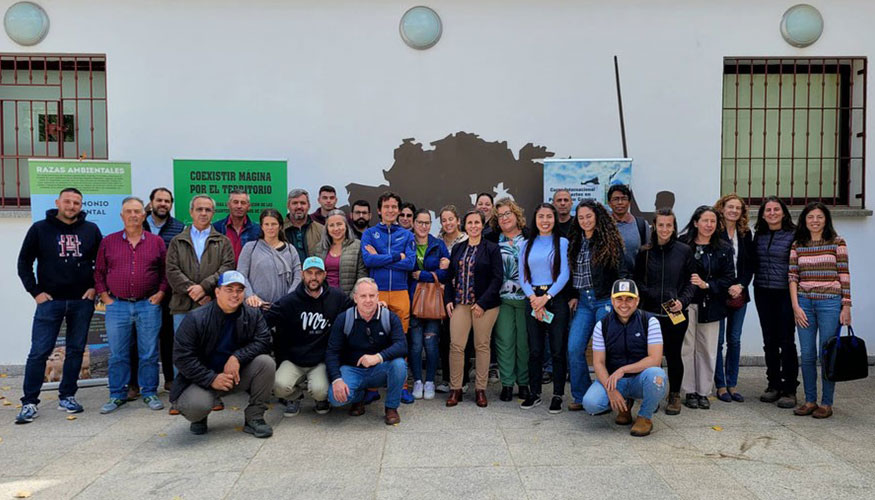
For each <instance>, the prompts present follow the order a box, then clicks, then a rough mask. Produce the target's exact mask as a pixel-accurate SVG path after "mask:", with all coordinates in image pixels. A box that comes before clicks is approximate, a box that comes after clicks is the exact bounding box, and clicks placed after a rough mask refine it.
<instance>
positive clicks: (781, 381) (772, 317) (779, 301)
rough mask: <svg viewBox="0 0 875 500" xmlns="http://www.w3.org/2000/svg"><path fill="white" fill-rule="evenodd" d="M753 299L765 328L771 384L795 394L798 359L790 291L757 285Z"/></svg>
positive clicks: (780, 390)
mask: <svg viewBox="0 0 875 500" xmlns="http://www.w3.org/2000/svg"><path fill="white" fill-rule="evenodd" d="M754 302H755V303H756V306H757V313H758V314H759V317H760V328H761V329H762V331H763V351H764V352H765V355H766V378H767V379H768V383H769V387H771V388H772V389H775V390H777V391H779V392H781V393H782V394H796V387H798V386H799V358H798V353H797V352H796V323H795V322H794V320H793V305H792V303H791V302H790V290H784V289H773V288H761V287H754Z"/></svg>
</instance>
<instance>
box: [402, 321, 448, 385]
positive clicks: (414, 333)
mask: <svg viewBox="0 0 875 500" xmlns="http://www.w3.org/2000/svg"><path fill="white" fill-rule="evenodd" d="M440 330H441V322H440V321H439V320H436V319H419V318H414V317H413V316H411V317H410V333H409V340H410V356H409V360H410V370H411V371H412V372H413V380H423V379H422V348H423V346H424V347H425V381H426V382H434V372H435V370H437V362H438V338H439V337H438V336H439V335H440Z"/></svg>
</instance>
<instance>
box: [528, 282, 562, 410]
mask: <svg viewBox="0 0 875 500" xmlns="http://www.w3.org/2000/svg"><path fill="white" fill-rule="evenodd" d="M545 309H546V310H548V311H550V312H551V313H553V321H552V322H551V323H549V324H548V323H545V322H543V321H538V320H537V319H535V317H534V316H532V306H531V305H530V304H529V303H528V301H526V330H527V331H528V334H529V388H530V389H531V391H532V394H541V377H543V375H544V345H545V344H546V343H547V342H549V343H550V355H551V356H552V358H553V395H554V396H563V395H565V382H566V380H565V379H566V378H567V373H568V363H567V361H566V358H567V353H568V318H569V316H570V315H571V313H570V312H569V310H568V302H566V301H565V300H564V299H562V298H558V297H557V298H554V299H552V300H550V302H548V303H547V306H546V307H545Z"/></svg>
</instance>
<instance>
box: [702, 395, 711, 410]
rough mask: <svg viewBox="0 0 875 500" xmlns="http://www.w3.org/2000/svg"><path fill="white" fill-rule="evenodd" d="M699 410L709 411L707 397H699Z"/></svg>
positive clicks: (709, 402)
mask: <svg viewBox="0 0 875 500" xmlns="http://www.w3.org/2000/svg"><path fill="white" fill-rule="evenodd" d="M699 409H702V410H710V409H711V401H710V400H709V399H708V396H699Z"/></svg>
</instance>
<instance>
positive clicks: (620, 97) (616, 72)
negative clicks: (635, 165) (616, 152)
mask: <svg viewBox="0 0 875 500" xmlns="http://www.w3.org/2000/svg"><path fill="white" fill-rule="evenodd" d="M614 77H615V78H616V80H617V106H618V107H619V109H620V138H621V139H622V140H623V158H628V157H629V151H628V149H626V121H625V119H624V118H623V94H622V93H621V92H620V65H619V63H618V62H617V56H614Z"/></svg>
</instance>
